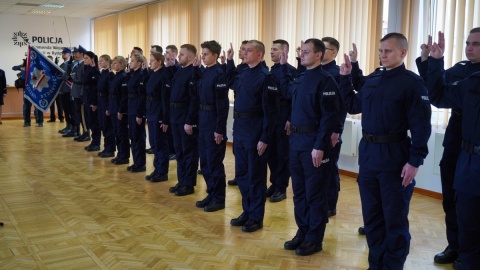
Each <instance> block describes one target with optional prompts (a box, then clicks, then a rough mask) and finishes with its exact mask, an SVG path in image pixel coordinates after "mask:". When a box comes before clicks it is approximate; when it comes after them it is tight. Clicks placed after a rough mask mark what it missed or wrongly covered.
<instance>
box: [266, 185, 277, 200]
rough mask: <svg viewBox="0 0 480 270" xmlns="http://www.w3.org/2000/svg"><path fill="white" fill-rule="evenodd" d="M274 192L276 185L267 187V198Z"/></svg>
mask: <svg viewBox="0 0 480 270" xmlns="http://www.w3.org/2000/svg"><path fill="white" fill-rule="evenodd" d="M273 193H275V187H274V186H273V185H271V186H269V187H268V188H267V193H266V195H267V198H268V197H271V196H272V195H273Z"/></svg>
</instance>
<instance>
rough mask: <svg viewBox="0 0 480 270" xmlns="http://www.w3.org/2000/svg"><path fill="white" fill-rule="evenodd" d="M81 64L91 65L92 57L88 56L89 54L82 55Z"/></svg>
mask: <svg viewBox="0 0 480 270" xmlns="http://www.w3.org/2000/svg"><path fill="white" fill-rule="evenodd" d="M83 64H84V65H85V66H91V65H92V58H90V56H88V55H84V56H83Z"/></svg>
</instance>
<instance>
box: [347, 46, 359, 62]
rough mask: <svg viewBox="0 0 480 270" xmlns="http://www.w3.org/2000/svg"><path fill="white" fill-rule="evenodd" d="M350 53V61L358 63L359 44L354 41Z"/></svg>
mask: <svg viewBox="0 0 480 270" xmlns="http://www.w3.org/2000/svg"><path fill="white" fill-rule="evenodd" d="M348 55H349V56H350V62H352V63H356V62H357V61H358V60H357V56H358V51H357V45H356V44H355V43H352V50H351V51H350V52H349V53H348Z"/></svg>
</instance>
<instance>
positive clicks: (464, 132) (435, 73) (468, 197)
mask: <svg viewBox="0 0 480 270" xmlns="http://www.w3.org/2000/svg"><path fill="white" fill-rule="evenodd" d="M472 31H473V32H472ZM472 31H471V32H470V35H469V37H468V39H467V41H466V48H465V51H466V55H467V57H469V60H470V61H472V62H473V61H478V60H480V59H478V58H474V56H475V55H476V56H477V57H478V55H479V52H480V31H479V28H474V29H473V30H472ZM444 44H445V41H444V36H443V33H439V40H438V44H437V43H434V44H433V46H432V48H431V52H430V56H431V57H430V58H429V60H428V72H427V86H428V90H429V97H430V99H431V100H432V103H435V104H436V106H439V107H441V108H456V109H457V110H461V112H462V120H461V127H462V128H461V139H460V140H461V146H460V147H461V152H460V155H459V156H458V162H457V166H456V171H455V181H454V183H453V187H454V189H455V190H456V204H457V205H456V213H457V222H458V243H459V246H458V253H459V257H460V261H461V269H463V270H465V269H468V270H470V269H480V232H479V228H480V220H479V219H478V209H479V208H480V182H479V181H480V170H479V168H480V166H479V164H480V123H479V119H480V107H479V104H480V72H476V73H473V74H472V75H471V76H469V77H467V78H466V79H464V80H461V81H455V82H454V83H453V84H446V83H445V82H447V78H449V74H448V73H447V72H448V71H447V72H445V71H444V69H443V66H444V63H443V52H444V48H445V45H444ZM469 65H473V63H470V64H469ZM454 68H455V66H454V67H453V68H452V69H454ZM452 69H450V73H452ZM450 75H451V74H450ZM450 79H454V78H452V77H450ZM452 114H453V112H452ZM451 121H452V119H450V122H451ZM446 138H447V137H446V136H445V139H446ZM457 139H458V138H455V140H457ZM453 143H455V144H456V143H457V142H456V141H455V142H453ZM452 162H453V161H452ZM458 266H460V265H458V264H454V267H455V269H460V268H458Z"/></svg>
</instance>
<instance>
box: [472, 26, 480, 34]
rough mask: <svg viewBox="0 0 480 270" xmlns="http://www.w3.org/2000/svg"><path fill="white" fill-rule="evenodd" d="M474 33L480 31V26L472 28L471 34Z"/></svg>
mask: <svg viewBox="0 0 480 270" xmlns="http://www.w3.org/2000/svg"><path fill="white" fill-rule="evenodd" d="M473 33H480V27H475V28H473V29H472V30H470V34H473Z"/></svg>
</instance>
